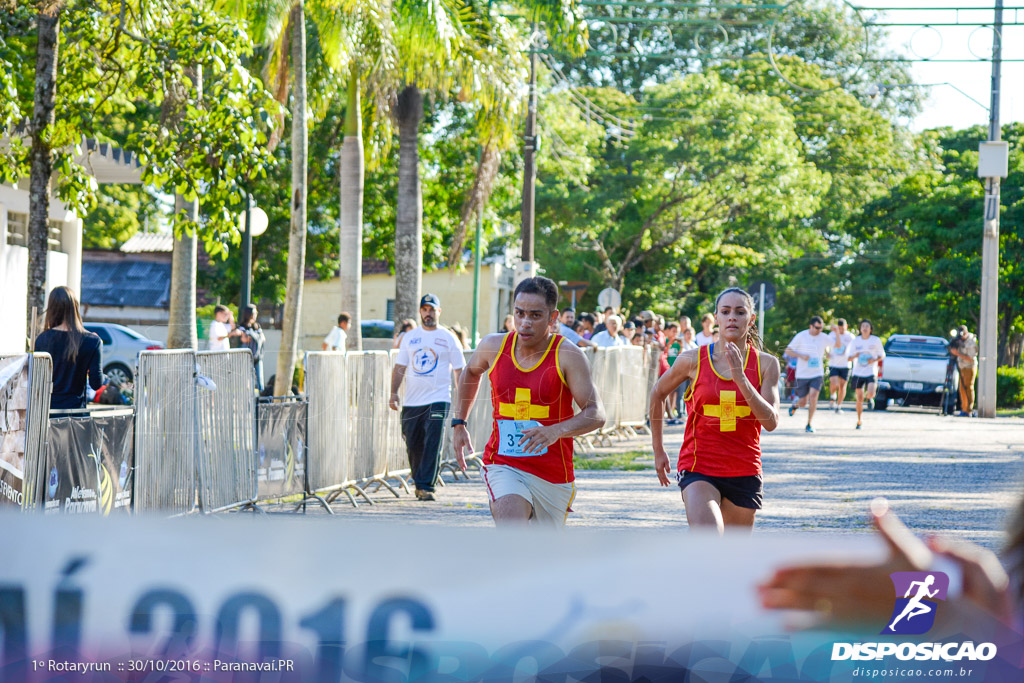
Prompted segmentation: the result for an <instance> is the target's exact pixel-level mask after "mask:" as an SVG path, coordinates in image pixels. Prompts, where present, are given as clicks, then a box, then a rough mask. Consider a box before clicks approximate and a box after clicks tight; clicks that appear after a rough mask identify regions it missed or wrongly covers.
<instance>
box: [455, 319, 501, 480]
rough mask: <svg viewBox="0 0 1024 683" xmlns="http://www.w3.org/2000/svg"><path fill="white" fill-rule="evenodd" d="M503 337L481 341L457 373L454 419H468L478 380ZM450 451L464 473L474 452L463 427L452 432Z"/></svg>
mask: <svg viewBox="0 0 1024 683" xmlns="http://www.w3.org/2000/svg"><path fill="white" fill-rule="evenodd" d="M503 337H504V335H501V334H489V335H487V336H486V337H484V338H483V339H481V340H480V345H479V346H477V347H476V351H474V352H473V355H472V356H470V358H469V362H468V363H467V364H466V367H465V368H463V369H462V372H461V373H459V376H458V389H456V392H455V396H456V403H455V419H457V420H465V419H466V418H468V417H469V411H470V410H472V408H473V401H475V400H476V395H477V392H479V391H480V379H481V378H482V377H483V376H484V374H485V373H486V372H487V370H488V369H489V368H490V367H491V365H492V364H493V363H494V358H495V357H496V356H497V355H498V349H499V348H500V347H501V341H502V338H503ZM452 449H453V450H454V451H455V461H456V462H457V463H458V464H459V467H461V468H462V470H463V471H465V470H466V455H468V454H471V453H473V452H474V451H473V444H472V442H471V441H470V438H469V430H468V429H466V426H465V425H459V426H458V427H455V428H454V429H453V430H452Z"/></svg>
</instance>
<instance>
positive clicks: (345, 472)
mask: <svg viewBox="0 0 1024 683" xmlns="http://www.w3.org/2000/svg"><path fill="white" fill-rule="evenodd" d="M348 362H349V358H348V357H347V355H346V354H345V353H344V352H342V351H311V352H309V353H307V354H306V396H307V397H308V398H309V417H308V420H309V422H308V425H309V454H308V459H307V467H308V474H307V477H308V480H307V481H308V485H307V488H306V493H307V494H308V495H311V496H314V497H317V498H319V495H318V494H320V493H327V492H332V491H338V490H340V489H342V488H343V487H344V486H345V485H346V483H347V482H349V481H350V480H351V477H350V475H349V464H350V458H349V453H350V452H351V446H350V443H349V442H350V434H349V433H350V431H354V430H352V428H351V427H352V425H351V422H350V420H349V405H350V401H349V388H348V387H349V377H348ZM350 498H351V496H350ZM320 501H321V502H322V503H324V504H325V505H326V504H327V503H326V502H325V501H324V500H323V499H322V498H320ZM328 509H330V508H329V507H328Z"/></svg>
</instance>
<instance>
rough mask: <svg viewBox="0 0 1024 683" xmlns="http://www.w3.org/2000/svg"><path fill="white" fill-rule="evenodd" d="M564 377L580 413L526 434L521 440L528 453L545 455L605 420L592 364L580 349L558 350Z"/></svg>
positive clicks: (595, 427) (535, 428) (591, 429)
mask: <svg viewBox="0 0 1024 683" xmlns="http://www.w3.org/2000/svg"><path fill="white" fill-rule="evenodd" d="M559 353H560V357H559V358H560V362H561V366H562V376H563V377H565V383H566V384H567V385H568V387H569V393H571V394H572V398H573V400H574V401H575V402H576V405H578V406H579V407H580V412H579V413H577V414H576V415H574V416H573V417H571V418H569V419H568V420H565V421H563V422H558V423H556V424H553V425H548V426H546V427H545V426H541V427H534V428H532V429H526V430H524V431H523V436H524V437H526V438H525V440H524V441H522V446H523V449H524V450H525V451H526V452H527V453H543V452H544V451H545V450H546V449H547V447H548V446H550V445H551V444H553V443H555V442H556V441H558V440H559V439H565V438H569V437H573V436H579V435H581V434H587V433H589V432H592V431H594V430H595V429H599V428H600V427H601V426H602V425H603V424H604V421H605V414H604V406H603V405H602V404H601V397H600V396H598V395H597V388H596V387H595V386H594V381H593V380H592V379H591V377H590V364H589V363H588V362H587V358H586V356H584V355H583V352H582V351H580V350H579V349H578V348H576V347H573V346H569V345H565V346H563V347H562V348H561V349H559Z"/></svg>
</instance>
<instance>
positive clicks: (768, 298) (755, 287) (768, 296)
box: [747, 281, 775, 311]
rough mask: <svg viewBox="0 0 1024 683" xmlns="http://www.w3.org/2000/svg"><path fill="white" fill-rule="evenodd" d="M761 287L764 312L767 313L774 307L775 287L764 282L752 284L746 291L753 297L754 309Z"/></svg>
mask: <svg viewBox="0 0 1024 683" xmlns="http://www.w3.org/2000/svg"><path fill="white" fill-rule="evenodd" d="M761 285H764V310H766V311H769V310H771V309H772V308H773V307H774V306H775V285H773V284H772V283H770V282H764V281H759V282H752V283H751V284H750V286H749V287H748V288H747V291H748V292H750V295H751V296H752V297H754V305H755V307H756V306H757V305H758V298H760V296H761Z"/></svg>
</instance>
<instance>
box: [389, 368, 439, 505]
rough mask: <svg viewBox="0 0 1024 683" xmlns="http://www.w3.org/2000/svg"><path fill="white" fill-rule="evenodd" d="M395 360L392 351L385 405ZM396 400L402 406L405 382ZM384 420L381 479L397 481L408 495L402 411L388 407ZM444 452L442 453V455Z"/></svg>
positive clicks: (407, 467)
mask: <svg viewBox="0 0 1024 683" xmlns="http://www.w3.org/2000/svg"><path fill="white" fill-rule="evenodd" d="M397 358H398V351H397V350H394V349H393V350H392V351H391V353H390V354H389V356H388V377H387V387H386V392H387V398H385V399H384V401H385V403H386V402H387V401H389V400H390V399H391V372H392V371H393V368H394V367H395V361H396V360H397ZM406 381H408V380H406ZM398 398H399V405H404V404H405V402H404V399H405V382H402V386H401V387H400V388H399V394H398ZM385 419H386V420H387V426H386V445H385V449H386V453H385V461H384V474H383V476H382V479H383V480H384V482H385V483H386V481H387V480H389V479H397V480H398V482H399V484H400V486H401V487H402V488H403V489H405V491H406V492H407V493H408V492H409V484H408V483H407V478H408V476H409V475H410V474H412V470H410V469H409V456H408V452H407V451H406V449H405V438H403V436H402V411H401V410H391V409H390V407H389V408H388V410H387V415H386V418H385ZM444 452H445V451H442V453H444ZM388 488H389V490H390V491H391V492H392V493H394V494H395V495H396V496H397V495H398V492H397V491H396V490H395V489H394V488H392V487H390V486H389V487H388Z"/></svg>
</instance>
